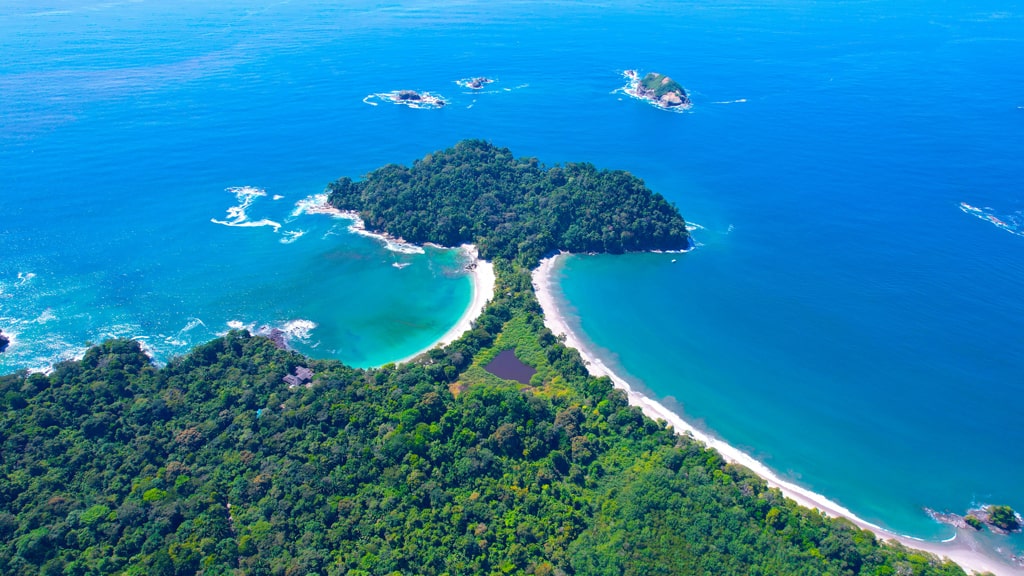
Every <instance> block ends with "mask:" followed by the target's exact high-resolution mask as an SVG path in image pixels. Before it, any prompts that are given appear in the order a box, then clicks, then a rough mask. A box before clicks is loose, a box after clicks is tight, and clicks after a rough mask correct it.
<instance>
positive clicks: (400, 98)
mask: <svg viewBox="0 0 1024 576" xmlns="http://www.w3.org/2000/svg"><path fill="white" fill-rule="evenodd" d="M391 99H392V100H394V101H395V102H401V103H403V104H412V105H418V104H423V105H427V106H431V107H437V108H440V107H442V106H444V105H445V104H447V102H445V101H444V99H443V98H440V97H438V96H434V95H432V94H428V93H426V92H424V93H423V94H420V93H419V92H417V91H415V90H397V91H395V92H392V93H391Z"/></svg>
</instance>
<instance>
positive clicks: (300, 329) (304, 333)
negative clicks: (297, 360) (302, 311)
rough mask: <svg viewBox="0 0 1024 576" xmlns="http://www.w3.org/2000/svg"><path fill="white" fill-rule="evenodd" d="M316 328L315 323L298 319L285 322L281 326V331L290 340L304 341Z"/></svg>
mask: <svg viewBox="0 0 1024 576" xmlns="http://www.w3.org/2000/svg"><path fill="white" fill-rule="evenodd" d="M316 327H317V324H316V322H313V321H312V320H305V319H302V318H299V319H297V320H291V321H288V322H285V323H284V325H283V326H281V331H282V332H284V333H285V334H287V335H288V336H289V337H290V338H296V339H298V340H303V341H305V340H309V336H310V333H311V332H312V331H313V330H314V329H315V328H316Z"/></svg>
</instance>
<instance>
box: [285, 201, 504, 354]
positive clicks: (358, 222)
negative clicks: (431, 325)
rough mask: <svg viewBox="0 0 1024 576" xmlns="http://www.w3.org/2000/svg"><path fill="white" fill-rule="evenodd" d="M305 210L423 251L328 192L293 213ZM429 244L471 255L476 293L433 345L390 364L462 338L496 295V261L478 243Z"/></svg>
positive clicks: (398, 248) (397, 248) (394, 246)
mask: <svg viewBox="0 0 1024 576" xmlns="http://www.w3.org/2000/svg"><path fill="white" fill-rule="evenodd" d="M301 214H326V215H328V216H333V217H335V218H344V219H346V220H351V221H352V224H351V225H350V226H349V227H348V231H349V232H351V233H353V234H359V235H361V236H366V237H369V238H375V239H377V240H380V241H381V242H383V243H384V245H385V247H386V248H387V249H388V250H392V251H394V252H401V253H404V254H423V247H421V246H417V245H415V244H411V243H409V242H406V241H405V240H404V239H402V238H395V237H394V236H392V235H390V234H386V233H379V232H371V231H369V230H367V229H366V223H365V222H363V219H362V217H360V216H359V213H358V212H356V211H354V210H339V209H338V208H335V207H334V206H331V204H330V203H329V202H328V201H327V194H316V195H313V196H310V197H308V198H305V199H303V200H300V201H299V202H298V203H296V207H295V211H294V212H293V213H292V216H299V215H301ZM426 246H430V247H432V248H437V249H440V250H461V251H463V252H464V253H465V254H466V255H467V256H468V260H469V262H467V263H466V264H465V269H466V270H467V271H468V272H469V276H470V282H471V283H472V296H471V297H470V301H469V306H468V307H467V308H466V310H465V311H464V312H463V313H462V316H460V317H459V321H458V322H456V323H455V325H454V326H452V327H451V328H450V329H449V330H448V331H447V332H445V333H444V334H443V335H442V336H441V337H440V338H438V339H437V340H435V341H434V342H432V343H431V344H430V345H429V346H426V347H425V348H423V349H421V350H419V351H417V352H416V353H414V354H410V355H408V356H406V357H404V358H401V359H399V360H393V361H391V362H387V364H404V363H406V362H409V361H411V360H413V359H414V358H416V357H417V356H420V355H421V354H423V353H425V352H429V351H430V350H433V349H434V348H437V347H439V346H447V345H448V344H451V343H452V342H454V341H456V340H458V339H459V337H461V336H462V335H463V334H465V333H466V332H467V331H469V330H472V329H473V322H475V321H476V319H477V318H479V317H480V314H482V313H483V311H484V308H485V307H486V306H487V302H488V301H489V300H490V299H491V298H493V297H494V285H495V282H496V280H497V278H496V276H495V275H494V265H493V264H492V263H490V262H488V261H486V260H484V259H482V258H480V251H479V250H477V247H476V246H474V245H473V244H463V245H461V246H457V247H455V248H452V247H449V246H439V245H437V244H432V243H427V244H426Z"/></svg>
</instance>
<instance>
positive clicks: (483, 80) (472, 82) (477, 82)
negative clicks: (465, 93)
mask: <svg viewBox="0 0 1024 576" xmlns="http://www.w3.org/2000/svg"><path fill="white" fill-rule="evenodd" d="M492 82H494V79H492V78H487V77H485V76H477V77H476V78H463V79H462V80H456V81H455V83H456V84H458V85H459V86H462V87H463V88H469V89H470V90H480V89H481V88H483V87H484V86H486V85H488V84H490V83H492Z"/></svg>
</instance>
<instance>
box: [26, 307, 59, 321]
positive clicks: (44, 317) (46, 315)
mask: <svg viewBox="0 0 1024 576" xmlns="http://www.w3.org/2000/svg"><path fill="white" fill-rule="evenodd" d="M56 319H57V317H56V316H54V314H53V308H47V309H46V310H43V313H42V314H40V315H39V317H38V318H36V319H35V320H33V321H32V322H34V323H36V324H46V323H47V322H49V321H50V320H56Z"/></svg>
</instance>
